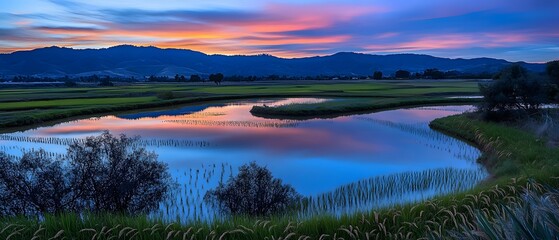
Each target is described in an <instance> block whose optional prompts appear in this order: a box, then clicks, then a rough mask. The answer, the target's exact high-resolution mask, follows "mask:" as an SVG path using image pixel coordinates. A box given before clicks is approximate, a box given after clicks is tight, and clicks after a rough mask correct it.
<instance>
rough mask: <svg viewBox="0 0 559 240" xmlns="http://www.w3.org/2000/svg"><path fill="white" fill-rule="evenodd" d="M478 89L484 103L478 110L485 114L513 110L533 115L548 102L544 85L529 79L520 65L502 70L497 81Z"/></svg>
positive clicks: (531, 78) (481, 85) (539, 81)
mask: <svg viewBox="0 0 559 240" xmlns="http://www.w3.org/2000/svg"><path fill="white" fill-rule="evenodd" d="M479 87H480V92H481V94H482V95H483V99H484V101H483V102H482V103H481V104H480V105H479V106H478V109H479V110H481V111H483V112H485V113H490V112H497V113H506V112H510V111H515V110H521V111H523V112H528V113H533V112H536V111H538V110H539V109H540V108H541V106H542V105H543V104H544V103H546V102H548V101H549V99H548V96H547V93H546V91H545V84H544V83H543V82H542V81H541V80H538V79H535V78H533V77H530V76H529V75H528V73H527V71H526V69H525V68H523V67H522V66H520V65H512V66H510V67H508V68H505V69H503V71H501V73H500V74H499V78H498V79H497V80H495V81H494V82H491V83H486V84H480V85H479Z"/></svg>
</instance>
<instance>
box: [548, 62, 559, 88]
mask: <svg viewBox="0 0 559 240" xmlns="http://www.w3.org/2000/svg"><path fill="white" fill-rule="evenodd" d="M545 70H546V72H547V75H548V76H549V78H550V79H551V80H552V81H553V82H555V84H557V85H559V60H556V61H551V62H548V63H547V66H546V68H545Z"/></svg>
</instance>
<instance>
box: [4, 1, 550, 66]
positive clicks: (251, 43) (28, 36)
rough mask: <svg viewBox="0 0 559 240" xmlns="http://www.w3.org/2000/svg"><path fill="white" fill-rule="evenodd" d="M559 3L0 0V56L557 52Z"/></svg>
mask: <svg viewBox="0 0 559 240" xmlns="http://www.w3.org/2000/svg"><path fill="white" fill-rule="evenodd" d="M558 23H559V1H558V0H454V1H449V0H405V1H403V0H326V1H319V0H282V1H279V0H277V1H269V0H0V53H10V52H14V51H19V50H29V49H35V48H40V47H47V46H63V47H72V48H80V49H82V48H105V47H110V46H115V45H121V44H132V45H138V46H156V47H161V48H182V49H192V50H196V51H201V52H205V53H208V54H227V55H235V54H244V55H245V54H272V55H275V56H280V57H288V58H291V57H305V56H317V55H329V54H333V53H336V52H361V53H371V54H394V53H417V54H429V55H434V56H439V57H450V58H476V57H492V58H500V59H506V60H509V61H526V62H547V61H550V60H556V59H559V24H558Z"/></svg>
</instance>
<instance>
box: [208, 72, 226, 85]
mask: <svg viewBox="0 0 559 240" xmlns="http://www.w3.org/2000/svg"><path fill="white" fill-rule="evenodd" d="M222 80H223V74H221V73H217V74H210V81H212V82H214V83H215V85H221V81H222Z"/></svg>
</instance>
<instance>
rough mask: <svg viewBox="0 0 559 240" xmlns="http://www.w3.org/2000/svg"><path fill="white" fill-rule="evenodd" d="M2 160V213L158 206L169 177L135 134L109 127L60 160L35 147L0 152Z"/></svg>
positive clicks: (144, 209) (135, 209) (134, 209)
mask: <svg viewBox="0 0 559 240" xmlns="http://www.w3.org/2000/svg"><path fill="white" fill-rule="evenodd" d="M0 165H1V166H2V168H0V215H27V216H30V215H39V214H45V213H61V212H83V211H90V212H112V213H127V214H140V213H145V212H147V211H150V210H154V209H156V208H157V207H158V204H159V202H160V201H161V200H163V198H164V197H165V196H166V194H167V192H168V190H169V188H170V179H171V178H170V175H169V174H168V173H167V165H166V164H164V163H160V162H158V161H157V155H155V154H154V153H152V152H148V151H146V150H145V149H144V148H140V147H138V145H137V138H128V137H126V136H125V135H120V137H115V136H113V135H111V134H110V133H108V132H105V133H103V134H102V135H100V136H97V137H88V138H87V139H86V140H85V141H84V142H78V143H74V144H72V145H70V146H69V147H68V153H67V156H66V159H64V160H53V159H51V158H50V157H48V154H47V153H46V152H45V151H44V150H39V151H34V152H28V153H25V154H24V155H23V157H21V158H20V159H19V160H14V159H11V158H10V157H7V156H6V155H5V154H0Z"/></svg>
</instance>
